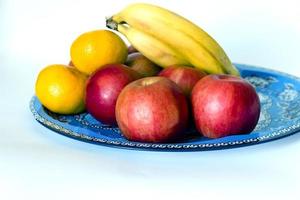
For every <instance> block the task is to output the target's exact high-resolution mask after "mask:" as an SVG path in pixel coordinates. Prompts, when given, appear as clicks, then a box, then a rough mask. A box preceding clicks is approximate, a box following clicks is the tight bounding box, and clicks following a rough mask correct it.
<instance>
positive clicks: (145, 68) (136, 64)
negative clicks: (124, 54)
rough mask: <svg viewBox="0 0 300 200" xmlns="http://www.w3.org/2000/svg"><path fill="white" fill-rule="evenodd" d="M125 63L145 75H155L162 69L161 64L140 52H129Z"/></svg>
mask: <svg viewBox="0 0 300 200" xmlns="http://www.w3.org/2000/svg"><path fill="white" fill-rule="evenodd" d="M125 64H126V65H127V66H129V67H130V68H131V69H133V70H135V71H137V72H138V73H140V74H141V75H142V76H143V77H147V76H155V75H157V73H158V72H159V71H160V70H161V68H160V67H159V66H157V65H156V64H154V63H153V62H152V61H150V60H149V59H148V58H146V57H145V56H144V55H142V54H141V53H139V52H135V53H131V54H129V55H128V58H127V61H126V62H125Z"/></svg>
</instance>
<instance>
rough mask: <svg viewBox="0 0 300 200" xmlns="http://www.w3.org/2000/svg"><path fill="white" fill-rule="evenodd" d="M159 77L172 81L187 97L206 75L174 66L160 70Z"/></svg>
mask: <svg viewBox="0 0 300 200" xmlns="http://www.w3.org/2000/svg"><path fill="white" fill-rule="evenodd" d="M159 76H164V77H166V78H169V79H170V80H172V81H174V82H175V83H176V84H177V85H178V86H179V87H180V88H181V89H182V91H183V93H184V94H185V95H186V96H188V97H189V96H190V94H191V92H192V89H193V87H194V85H195V84H196V83H197V82H198V81H199V80H200V79H201V78H203V77H204V76H206V73H205V72H203V71H201V70H198V69H195V68H192V67H188V66H182V65H174V66H170V67H167V68H165V69H164V70H162V71H161V72H160V73H159Z"/></svg>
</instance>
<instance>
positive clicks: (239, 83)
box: [191, 75, 260, 138]
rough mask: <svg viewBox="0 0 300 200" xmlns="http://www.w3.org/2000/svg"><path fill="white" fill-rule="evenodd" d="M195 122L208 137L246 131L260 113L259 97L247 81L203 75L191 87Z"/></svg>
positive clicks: (252, 127) (228, 76)
mask: <svg viewBox="0 0 300 200" xmlns="http://www.w3.org/2000/svg"><path fill="white" fill-rule="evenodd" d="M191 97H192V106H193V114H194V119H195V125H196V128H197V130H198V131H199V132H201V133H202V134H203V135H204V136H206V137H209V138H220V137H224V136H227V135H233V134H246V133H250V132H251V131H252V130H253V129H254V128H255V126H256V124H257V122H258V119H259V115H260V102H259V97H258V95H257V93H256V91H255V89H254V87H252V85H251V84H250V83H248V82H247V81H245V80H243V79H241V78H239V77H235V76H231V75H207V76H206V77H204V78H202V79H201V80H200V81H198V82H197V84H196V85H195V87H194V89H193V91H192V95H191Z"/></svg>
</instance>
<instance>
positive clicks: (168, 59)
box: [118, 24, 190, 67]
mask: <svg viewBox="0 0 300 200" xmlns="http://www.w3.org/2000/svg"><path fill="white" fill-rule="evenodd" d="M118 31H119V32H120V33H122V34H124V35H126V37H127V39H128V40H129V42H130V43H131V44H132V45H133V46H134V47H136V48H137V50H138V51H139V52H141V53H142V54H143V55H144V56H145V57H147V58H148V59H149V60H152V61H153V62H154V63H155V64H157V65H159V66H162V67H167V66H170V65H190V63H189V62H188V61H186V60H185V59H184V58H183V57H182V56H181V55H180V54H178V53H177V52H176V51H175V50H174V49H172V48H170V47H169V46H168V45H166V44H165V43H163V42H161V41H160V40H158V39H156V38H155V37H153V36H151V35H149V34H147V33H145V32H143V31H140V30H138V29H135V28H133V27H130V26H127V25H126V24H119V25H118Z"/></svg>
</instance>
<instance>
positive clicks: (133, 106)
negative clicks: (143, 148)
mask: <svg viewBox="0 0 300 200" xmlns="http://www.w3.org/2000/svg"><path fill="white" fill-rule="evenodd" d="M116 118H117V122H118V126H119V128H120V129H121V131H122V133H123V135H124V136H125V137H126V138H127V139H128V140H133V141H140V142H170V141H173V140H175V139H178V138H180V136H183V135H184V134H185V133H184V130H185V128H186V127H187V123H188V108H187V102H186V98H185V96H184V94H183V93H182V92H181V90H180V88H179V87H178V86H177V85H176V84H175V83H174V82H172V81H171V80H169V79H167V78H164V77H146V78H142V79H139V80H137V81H134V82H132V83H130V84H128V85H127V86H126V87H125V88H124V89H123V91H122V92H121V94H120V95H119V97H118V100H117V106H116Z"/></svg>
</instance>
